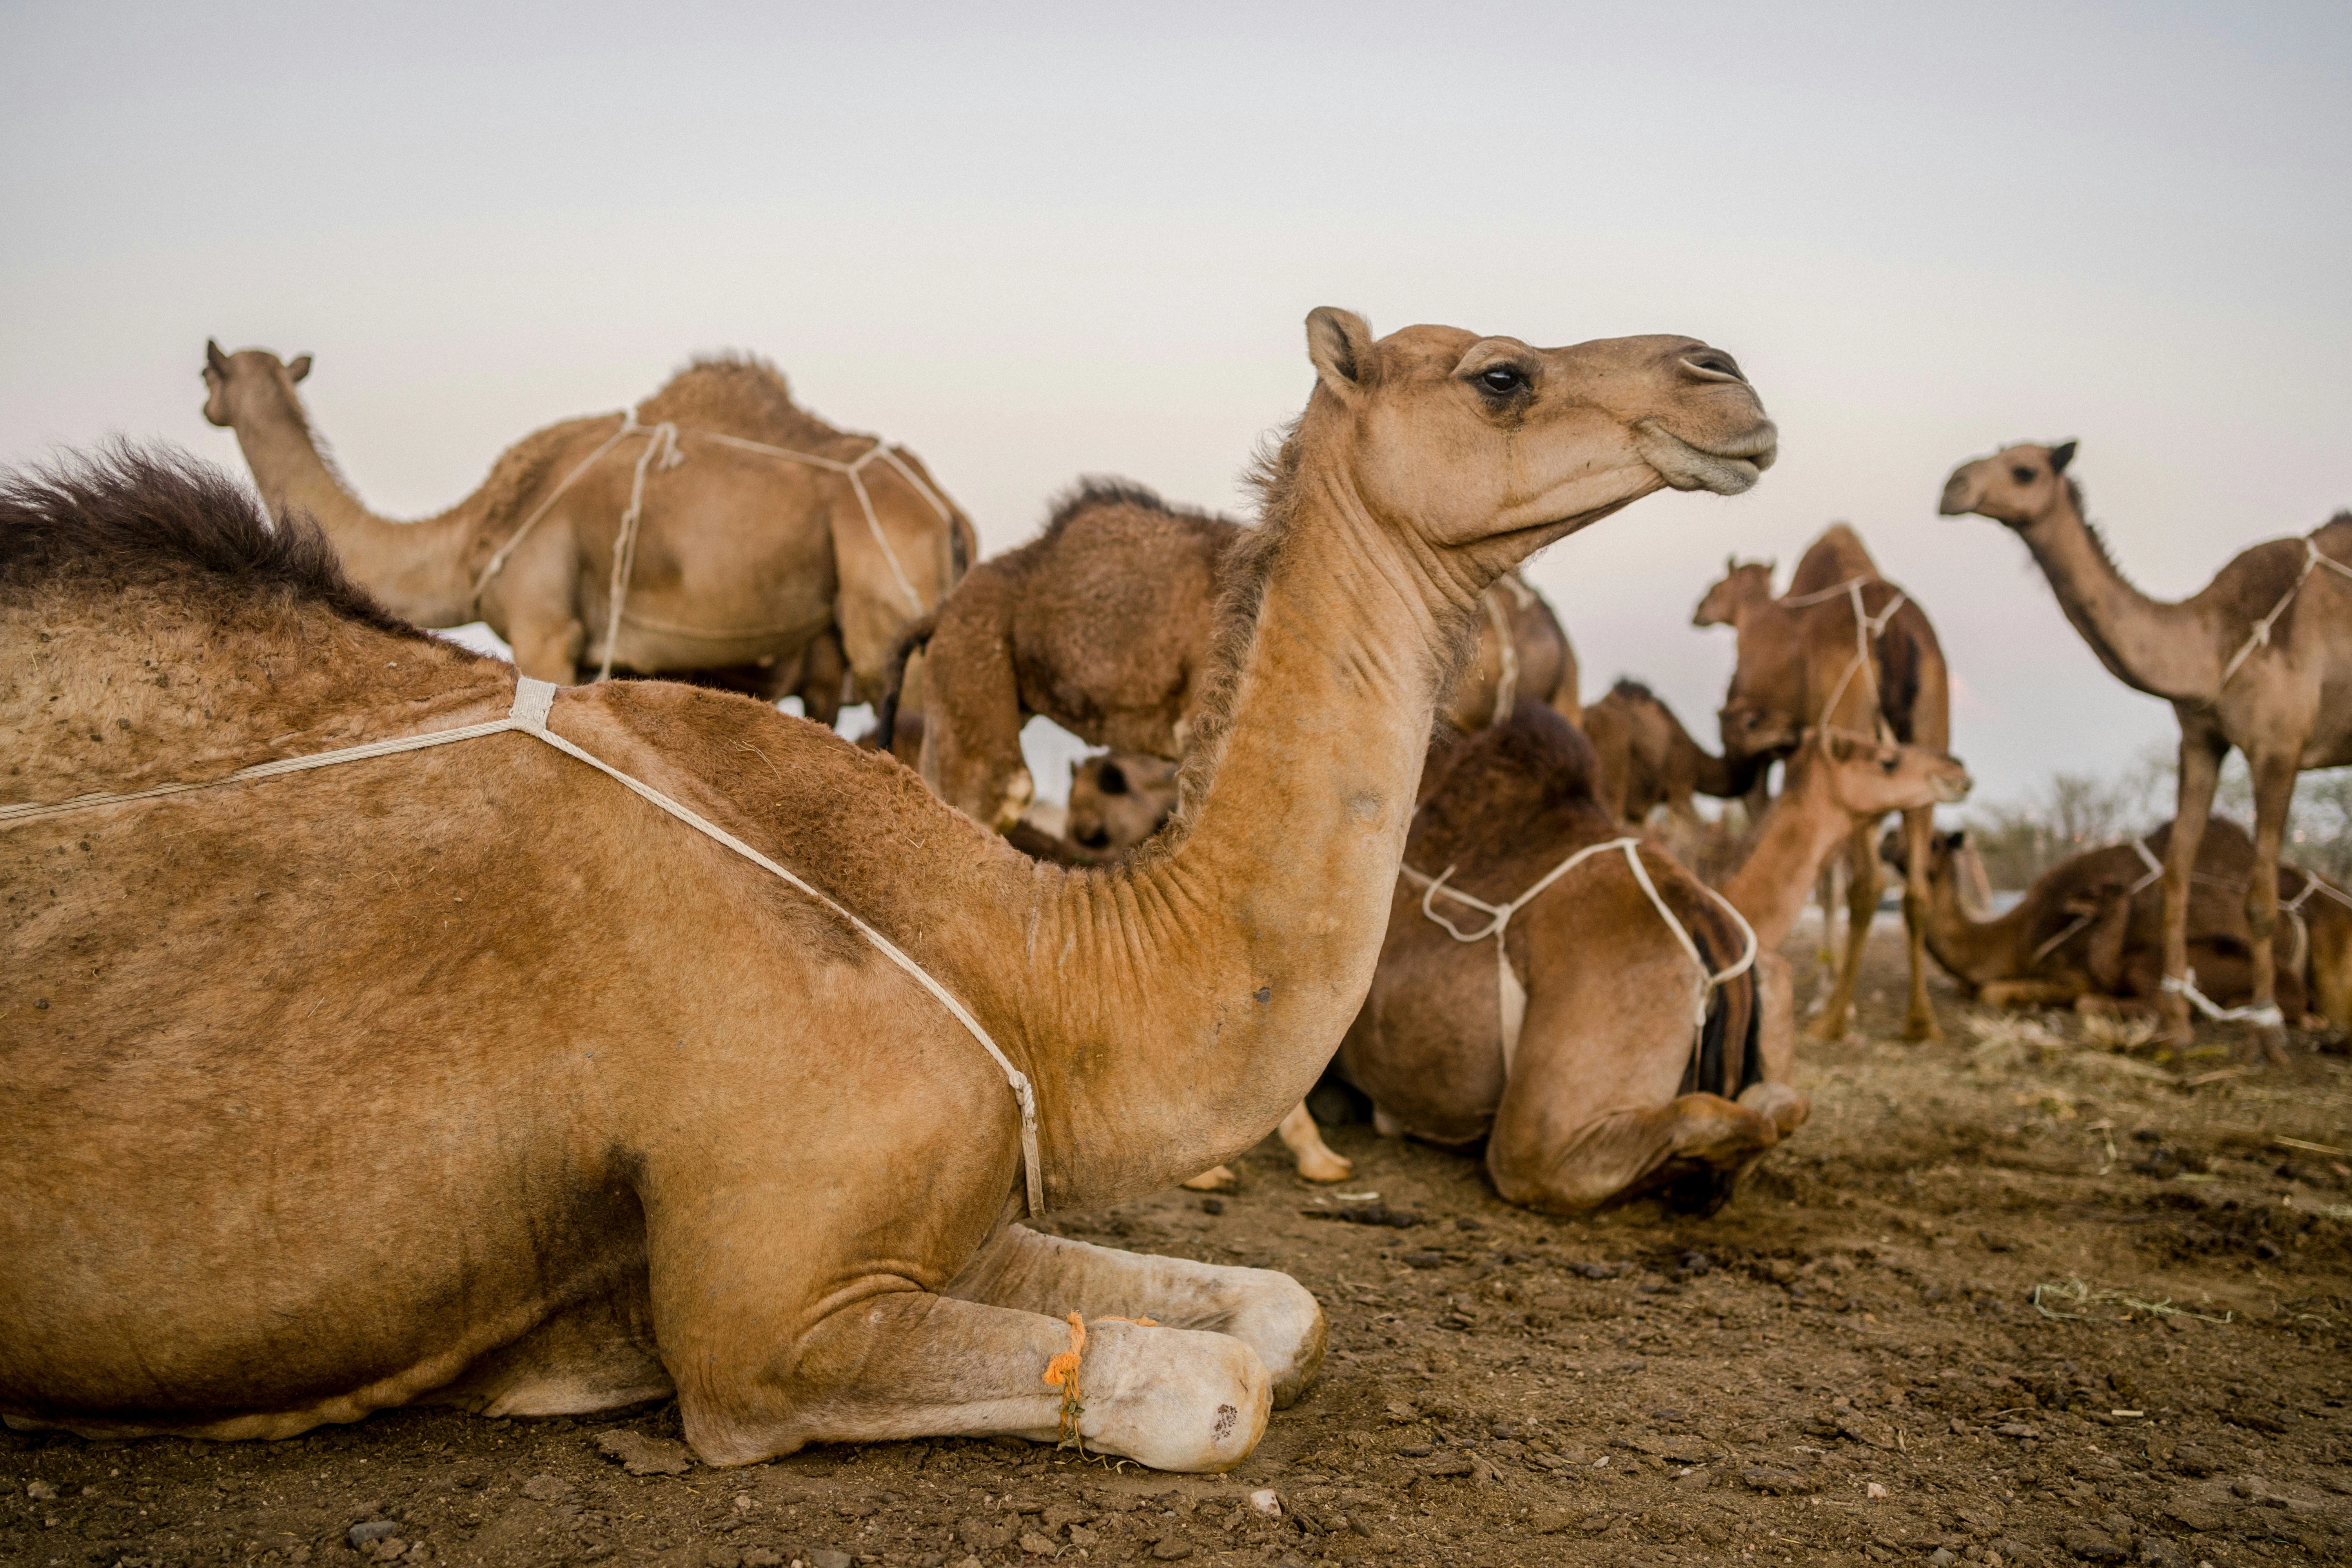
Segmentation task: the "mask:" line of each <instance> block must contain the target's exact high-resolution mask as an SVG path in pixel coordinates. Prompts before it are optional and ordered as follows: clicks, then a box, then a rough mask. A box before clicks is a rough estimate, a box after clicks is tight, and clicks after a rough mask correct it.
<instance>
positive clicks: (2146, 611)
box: [1939, 441, 2352, 1059]
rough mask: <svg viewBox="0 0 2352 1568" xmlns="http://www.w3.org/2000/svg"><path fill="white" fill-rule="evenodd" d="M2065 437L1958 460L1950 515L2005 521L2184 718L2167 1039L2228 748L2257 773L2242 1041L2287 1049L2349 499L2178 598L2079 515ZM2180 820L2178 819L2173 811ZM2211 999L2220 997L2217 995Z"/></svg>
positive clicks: (2348, 588)
mask: <svg viewBox="0 0 2352 1568" xmlns="http://www.w3.org/2000/svg"><path fill="white" fill-rule="evenodd" d="M2073 460H2074V442H2072V441H2066V442H2062V443H2060V444H2059V445H2057V446H2055V447H2039V446H2031V445H2028V446H2018V447H2009V448H2008V449H2007V450H2005V451H2001V452H1999V453H1996V454H1994V455H1993V456H1992V457H1990V458H1978V459H1976V460H1975V461H1974V462H1969V463H1963V464H1961V465H1960V466H1959V467H1958V468H1955V469H1954V470H1953V471H1952V477H1951V478H1950V479H1948V480H1946V481H1945V484H1944V497H1943V501H1942V505H1941V507H1940V509H1939V510H1941V511H1942V512H1943V513H1944V515H1946V516H1947V517H1957V516H1958V515H1960V514H1962V513H1964V512H1976V513H1978V514H1979V515H1981V516H1984V517H1989V518H1991V519H1992V520H1993V521H1996V522H2000V523H2002V524H2005V525H2006V526H2008V527H2009V528H2010V529H2011V531H2014V532H2015V533H2016V534H2017V536H2018V537H2019V538H2020V539H2022V540H2023V541H2024V542H2025V547H2026V549H2028V550H2029V551H2031V552H2032V554H2033V559H2034V561H2035V562H2036V563H2038V564H2039V565H2040V566H2041V568H2042V574H2043V575H2044V576H2046V577H2048V578H2049V579H2050V588H2051V592H2053V593H2054V594H2055V595H2058V607H2059V608H2060V609H2062V610H2063V611H2064V612H2065V614H2066V618H2067V619H2068V620H2069V621H2071V622H2073V623H2074V629H2075V630H2076V631H2078V632H2080V633H2082V634H2083V639H2084V641H2085V642H2087V643H2089V644H2090V645H2091V651H2092V652H2093V653H2095V654H2096V655H2098V657H2099V662H2100V663H2101V664H2104V665H2105V666H2106V667H2107V670H2108V673H2110V674H2112V675H2113V676H2115V678H2116V679H2118V680H2120V681H2122V682H2123V683H2124V684H2125V685H2126V686H2129V687H2131V688H2133V689H2135V690H2139V691H2145V692H2147V693H2148V694H2149V695H2150V696H2154V697H2161V698H2163V699H2164V700H2166V701H2168V702H2169V703H2171V704H2172V711H2173V715H2174V717H2175V718H2176V719H2178V720H2179V723H2180V775H2179V776H2180V787H2179V798H2178V799H2177V800H2176V801H2175V802H2174V809H2173V821H2174V823H2175V825H2176V827H2177V828H2178V830H2177V831H2176V832H2175V833H2174V834H2173V835H2172V838H2171V848H2170V849H2169V851H2168V859H2167V861H2166V863H2165V875H2164V976H2163V986H2164V989H2163V992H2162V994H2160V995H2159V997H2158V1007H2159V1009H2160V1011H2161V1013H2162V1016H2163V1018H2164V1026H2165V1033H2166V1037H2168V1038H2169V1039H2171V1040H2173V1041H2174V1042H2176V1043H2179V1044H2186V1043H2188V1042H2189V1039H2191V1038H2192V1037H2193V1034H2194V1030H2193V1028H2192V1026H2191V1023H2190V1019H2189V993H2188V991H2187V989H2186V987H2187V985H2188V968H2189V935H2188V933H2189V876H2190V872H2191V868H2193V867H2195V866H2196V865H2197V863H2198V854H2197V845H2198V839H2199V837H2200V834H2201V832H2202V829H2203V824H2204V823H2205V821H2206V819H2207V817H2208V816H2209V815H2210V813H2211V811H2212V809H2213V790H2214V786H2215V785H2216V784H2218V783H2219V782H2220V780H2221V760H2222V759H2223V758H2224V757H2226V756H2227V755H2228V754H2229V752H2230V748H2231V747H2232V746H2235V747H2237V748H2238V749H2239V750H2240V751H2242V752H2245V754H2246V765H2247V768H2248V770H2249V771H2250V772H2251V773H2252V775H2253V784H2254V858H2253V875H2252V879H2250V880H2249V881H2248V882H2247V884H2246V925H2247V929H2248V930H2249V931H2250V932H2251V933H2252V940H2253V953H2252V965H2253V976H2254V981H2253V994H2252V1001H2251V1002H2250V1003H2249V1004H2248V1005H2247V1007H2246V1009H2245V1012H2246V1022H2247V1023H2248V1024H2249V1025H2250V1026H2252V1040H2251V1041H2250V1045H2251V1047H2252V1050H2254V1051H2255V1052H2258V1053H2261V1054H2263V1055H2267V1056H2269V1057H2271V1058H2273V1059H2283V1058H2284V1055H2285V1047H2286V1033H2285V1020H2284V1016H2283V1015H2282V1014H2281V1013H2280V1011H2279V1008H2278V998H2277V996H2276V994H2274V990H2273V981H2272V978H2271V976H2272V974H2273V970H2274V968H2275V963H2274V959H2275V956H2276V955H2275V952H2274V951H2273V942H2274V941H2275V937H2276V932H2277V928H2278V874H2277V867H2278V863H2279V851H2280V847H2281V846H2283V845H2284V843H2285V842H2286V821H2287V813H2288V809H2289V807H2290V806H2291V805H2293V804H2294V781H2295V775H2296V774H2297V773H2300V772H2302V771H2303V770H2304V769H2305V768H2333V767H2342V766H2344V765H2346V764H2347V763H2352V512H2338V513H2337V514H2336V516H2335V517H2334V518H2332V519H2331V520H2329V521H2328V522H2326V524H2325V525H2324V526H2322V527H2321V528H2320V529H2319V530H2318V531H2315V532H2314V533H2312V534H2310V535H2309V536H2308V537H2306V538H2303V539H2274V540H2272V541H2270V542H2268V543H2264V544H2257V545H2255V546H2254V547H2253V548H2252V549H2251V550H2247V551H2243V552H2240V553H2239V554H2238V555H2237V556H2235V557H2234V558H2232V559H2231V562H2230V563H2229V564H2228V565H2226V566H2224V567H2222V568H2221V571H2220V572H2219V573H2218V574H2215V575H2214V578H2213V580H2212V581H2211V582H2210V583H2209V584H2206V585H2205V586H2204V588H2202V589H2201V590H2200V591H2199V592H2198V593H2197V594H2195V595H2192V596H2191V597H2189V598H2187V599H2184V600H2182V601H2180V602H2179V603H2178V604H2165V603H2163V602H2161V601H2159V600H2156V599H2151V598H2149V597H2148V596H2147V595H2145V594H2143V593H2141V592H2140V591H2139V590H2138V589H2137V588H2135V587H2133V586H2132V585H2131V584H2130V583H2129V582H2127V581H2126V580H2125V578H2124V574H2122V573H2121V572H2120V571H2118V570H2116V563H2115V562H2114V560H2113V559H2112V558H2110V557H2109V555H2108V554H2107V550H2106V545H2105V542H2103V541H2102V540H2101V539H2100V537H2099V535H2098V532H2097V531H2095V529H2093V528H2092V527H2091V526H2090V524H2088V523H2087V522H2085V521H2084V520H2083V492H2082V489H2081V488H2080V487H2079V486H2078V485H2076V483H2075V482H2074V479H2071V478H2069V477H2067V474H2066V465H2067V464H2068V463H2070V462H2072V461H2073ZM2181 824H2186V825H2187V826H2185V827H2179V825H2181ZM2216 1010H2217V1011H2218V1009H2216Z"/></svg>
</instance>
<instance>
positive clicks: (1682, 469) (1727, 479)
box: [1633, 419, 1780, 496]
mask: <svg viewBox="0 0 2352 1568" xmlns="http://www.w3.org/2000/svg"><path fill="white" fill-rule="evenodd" d="M1732 448H1733V449H1731V450H1727V451H1720V452H1710V451H1708V450H1706V448H1705V447H1694V446H1692V445H1691V444H1690V443H1689V442H1688V441H1685V440H1684V439H1683V438H1682V437H1679V436H1677V435H1675V433H1674V432H1672V431H1671V430H1668V429H1666V428H1665V427H1664V426H1661V425H1660V424H1659V423H1658V422H1657V421H1656V420H1654V419H1644V420H1642V421H1641V422H1640V423H1638V424H1636V425H1635V426H1633V449H1634V450H1635V451H1636V452H1638V453H1640V454H1641V458H1642V460H1643V462H1645V463H1647V464H1649V465H1650V467H1651V468H1655V469H1656V470H1657V472H1658V477H1659V478H1660V479H1664V480H1665V481H1666V484H1667V487H1668V488H1669V489H1678V490H1710V491H1712V492H1714V493H1715V494H1717V495H1719V496H1736V495H1740V494H1744V493H1745V492H1747V491H1748V490H1750V489H1754V488H1755V486H1756V481H1757V480H1758V479H1759V478H1761V477H1762V476H1763V472H1764V470H1765V469H1767V468H1770V467H1771V466H1772V464H1773V461H1774V459H1775V458H1778V457H1779V455H1780V437H1779V433H1778V432H1777V431H1776V430H1775V428H1774V427H1773V426H1772V423H1771V422H1770V421H1769V420H1767V421H1765V422H1764V423H1763V424H1761V425H1760V426H1758V427H1757V429H1756V430H1755V431H1754V432H1752V433H1750V434H1749V435H1748V436H1747V437H1742V438H1741V439H1739V440H1738V441H1736V442H1734V443H1732Z"/></svg>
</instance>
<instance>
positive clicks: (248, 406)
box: [229, 383, 476, 626]
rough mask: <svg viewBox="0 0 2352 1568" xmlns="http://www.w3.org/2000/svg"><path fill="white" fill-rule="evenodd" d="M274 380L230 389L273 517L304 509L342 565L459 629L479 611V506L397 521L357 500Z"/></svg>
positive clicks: (411, 608)
mask: <svg viewBox="0 0 2352 1568" xmlns="http://www.w3.org/2000/svg"><path fill="white" fill-rule="evenodd" d="M288 399H289V395H288V394H287V393H286V392H284V391H283V390H282V389H281V388H278V387H276V386H272V385H257V384H250V383H243V384H237V385H234V386H232V387H231V388H230V389H229V411H230V423H231V424H232V426H234V427H235V429H236V444H237V446H238V447H241V448H242V449H243V450H244V452H245V461H246V466H247V468H251V469H252V470H253V481H254V485H255V487H256V488H257V489H259V490H260V491H261V498H262V500H264V501H265V502H266V503H267V504H268V507H269V510H270V511H271V512H272V513H273V514H274V513H277V512H280V511H285V510H294V511H300V512H306V513H308V514H309V515H310V517H311V518H312V519H313V520H315V521H317V522H318V524H319V526H320V528H322V529H324V530H325V531H326V533H327V537H328V538H329V539H331V540H332V541H333V542H334V545H335V553H336V555H337V556H338V557H340V558H341V562H342V566H343V571H344V573H345V574H347V575H349V576H350V577H351V578H352V580H353V581H354V582H356V583H358V584H360V585H361V586H362V587H363V588H365V589H367V591H368V592H369V593H371V594H373V595H375V597H376V599H377V600H378V601H379V602H381V603H382V604H383V606H384V607H385V608H386V609H389V610H390V611H392V613H393V614H394V615H396V616H400V617H401V618H402V619H404V620H406V621H409V622H412V623H414V624H415V625H416V626H463V625H464V624H465V623H466V622H467V621H470V620H472V619H473V618H474V609H473V592H472V590H473V584H472V583H471V581H470V580H469V579H468V577H467V572H466V557H467V548H468V546H470V544H471V543H472V542H473V537H474V524H475V521H476V519H475V515H474V513H475V507H474V505H473V503H472V501H471V500H467V501H464V502H460V503H459V504H458V505H457V506H456V507H454V508H452V509H451V510H448V511H446V512H443V513H442V514H441V515H440V516H438V517H434V518H428V519H425V520H424V521H419V522H394V521H392V520H390V519H389V518H382V517H378V516H376V515H375V514H374V513H373V512H372V511H370V510H367V508H366V507H364V506H362V505H361V504H360V500H359V498H358V497H356V496H354V495H352V492H351V491H350V489H347V488H346V487H345V486H344V484H343V481H342V479H341V476H340V475H338V474H337V473H336V472H335V470H334V469H333V468H331V467H330V466H329V465H328V463H327V460H326V459H325V458H323V457H321V456H320V454H319V448H318V447H317V445H316V444H315V443H314V442H313V441H312V440H311V437H310V427H309V423H308V421H307V420H306V419H305V418H304V417H303V415H302V411H301V409H300V408H299V407H289V406H287V404H288Z"/></svg>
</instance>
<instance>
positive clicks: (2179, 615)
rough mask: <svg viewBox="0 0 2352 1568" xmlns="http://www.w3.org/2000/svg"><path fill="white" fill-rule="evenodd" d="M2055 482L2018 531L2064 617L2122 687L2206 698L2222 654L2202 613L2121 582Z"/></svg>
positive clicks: (2182, 698)
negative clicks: (2046, 502)
mask: <svg viewBox="0 0 2352 1568" xmlns="http://www.w3.org/2000/svg"><path fill="white" fill-rule="evenodd" d="M2052 488H2053V490H2054V491H2055V492H2056V499H2055V500H2053V501H2052V502H2051V503H2050V504H2049V505H2048V506H2047V507H2046V508H2044V509H2043V510H2042V512H2041V513H2040V514H2039V515H2037V516H2035V517H2032V518H2029V519H2027V520H2026V521H2024V522H2022V523H2021V524H2019V525H2018V526H2017V530H2016V531H2017V534H2018V537H2020V538H2021V539H2022V540H2024V541H2025V547H2026V548H2027V549H2028V550H2031V551H2032V552H2033V559H2034V561H2035V562H2036V563H2038V564H2039V565H2040V566H2041V568H2042V574H2043V575H2044V576H2046V577H2048V578H2049V579H2050V588H2051V591H2052V592H2053V593H2054V594H2056V595H2057V596H2058V607H2059V608H2060V609H2062V610H2063V611H2064V612H2065V614H2066V618H2067V620H2069V621H2071V622H2073V623H2074V629H2075V630H2076V631H2078V632H2080V633H2082V634H2083V640H2084V641H2085V642H2087V643H2089V644H2090V645H2091V651H2092V652H2094V653H2095V654H2097V655H2098V656H2099V662H2100V663H2101V664H2104V665H2105V666H2106V667H2107V672H2108V673H2109V674H2110V675H2113V676H2114V677H2115V678H2116V679H2118V680H2120V681H2122V682H2123V683H2124V684H2125V685H2126V686H2130V687H2133V688H2136V689H2138V690H2141V691H2145V692H2147V693H2148V694H2150V695H2151V696H2156V697H2161V698H2164V699H2166V700H2168V701H2173V702H2200V701H2207V700H2210V699H2211V698H2212V696H2213V695H2214V693H2215V692H2216V691H2217V690H2219V689H2220V687H2221V656H2220V655H2217V654H2216V652H2215V650H2214V642H2213V632H2212V628H2211V626H2210V625H2209V624H2208V622H2207V620H2206V617H2205V616H2204V614H2203V613H2202V612H2201V611H2200V609H2199V608H2198V607H2197V606H2196V605H2193V604H2179V605H2171V604H2166V603H2164V602H2162V601H2161V600H2157V599H2151V598H2149V597H2148V596H2147V595H2145V594H2143V593H2141V592H2140V591H2139V590H2138V589H2137V588H2135V587H2133V586H2132V585H2131V584H2129V583H2127V582H2126V581H2124V577H2123V574H2121V573H2120V572H2117V571H2116V567H2115V563H2114V562H2112V561H2110V560H2108V559H2107V556H2106V552H2104V551H2102V550H2101V549H2100V548H2099V546H2098V544H2097V542H2095V540H2093V539H2092V537H2091V531H2090V528H2089V526H2088V525H2087V524H2086V523H2084V521H2083V517H2082V514H2081V513H2080V512H2079V511H2077V510H2075V507H2074V495H2073V493H2072V492H2071V490H2070V489H2069V488H2068V487H2067V486H2064V485H2055V486H2053V487H2052Z"/></svg>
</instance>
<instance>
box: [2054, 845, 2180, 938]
mask: <svg viewBox="0 0 2352 1568" xmlns="http://www.w3.org/2000/svg"><path fill="white" fill-rule="evenodd" d="M2131 847H2133V848H2134V849H2136V850H2137V851H2138V852H2139V858H2140V864H2141V865H2143V866H2146V867H2147V874H2146V875H2145V876H2143V877H2141V878H2140V879H2139V880H2138V881H2137V882H2134V883H2133V884H2132V885H2131V886H2130V887H2128V888H2126V889H2124V902H2126V903H2129V902H2131V900H2134V899H2136V898H2137V897H2139V896H2140V894H2141V893H2142V892H2143V891H2145V890H2146V889H2147V888H2148V887H2149V886H2150V885H2152V884H2154V883H2156V882H2158V881H2161V880H2162V879H2163V878H2164V862H2162V861H2161V860H2158V858H2156V857H2155V856H2154V855H2151V854H2150V853H2148V847H2147V841H2146V840H2144V839H2138V838H2135V839H2133V840H2132V841H2131ZM2097 915H2098V911H2097V910H2084V911H2083V912H2082V913H2081V914H2079V915H2076V916H2075V917H2074V920H2072V921H2069V922H2068V923H2067V925H2066V926H2065V928H2064V929H2063V930H2062V931H2059V932H2058V934H2057V935H2055V936H2053V937H2052V938H2051V939H2050V940H2049V941H2047V942H2043V943H2042V945H2041V946H2040V947H2037V948H2035V949H2034V950H2033V956H2032V957H2031V958H2029V959H2027V960H2026V961H2025V963H2026V966H2027V967H2028V968H2032V966H2033V965H2034V964H2037V963H2041V962H2042V960H2043V959H2045V958H2047V957H2049V956H2050V954H2051V952H2053V951H2054V950H2055V949H2056V948H2058V947H2059V946H2060V945H2061V944H2063V942H2065V940H2066V939H2067V938H2068V937H2070V936H2073V935H2074V933H2075V932H2076V931H2081V930H2082V929H2083V928H2084V926H2086V925H2089V924H2090V923H2091V921H2093V920H2095V919H2096V918H2097Z"/></svg>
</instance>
